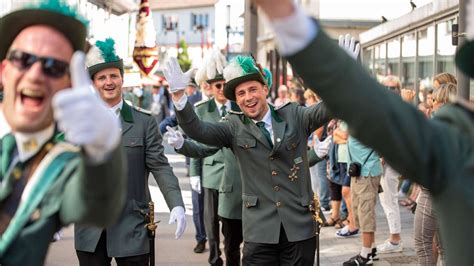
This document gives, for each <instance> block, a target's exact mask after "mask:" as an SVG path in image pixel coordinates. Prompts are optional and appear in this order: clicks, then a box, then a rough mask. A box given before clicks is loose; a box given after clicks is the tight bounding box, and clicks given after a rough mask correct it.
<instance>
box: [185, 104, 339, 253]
mask: <svg viewBox="0 0 474 266" xmlns="http://www.w3.org/2000/svg"><path fill="white" fill-rule="evenodd" d="M270 108H271V110H272V111H271V113H272V126H273V131H274V143H275V145H274V147H273V149H272V148H271V147H270V145H269V143H268V142H267V140H266V139H265V137H264V135H263V134H262V133H261V131H260V130H259V129H258V127H257V126H256V125H255V124H254V123H253V122H252V121H251V120H250V119H249V118H247V117H245V116H244V115H243V114H241V113H240V114H236V113H229V115H227V117H226V120H225V121H223V122H220V123H206V122H203V121H201V120H199V118H198V117H197V116H196V115H195V113H194V112H193V109H192V106H191V105H190V104H189V103H188V104H187V105H186V107H185V108H184V109H183V110H181V111H178V112H176V114H177V118H178V122H179V124H180V126H181V128H182V129H183V130H184V131H185V132H186V134H188V136H190V137H191V138H193V139H195V140H197V141H199V142H202V143H205V144H208V145H213V146H216V147H228V148H231V149H232V151H233V152H234V155H235V157H236V159H237V163H238V165H239V168H240V173H241V177H242V193H243V194H242V200H243V206H244V207H243V211H242V223H243V235H244V240H245V241H248V242H257V243H268V244H275V243H278V242H279V238H280V227H281V225H283V227H284V229H285V232H286V235H287V237H288V240H289V241H301V240H305V239H309V238H311V237H313V236H314V234H315V231H314V229H315V227H314V222H313V219H312V218H311V213H310V211H309V205H310V203H311V200H312V198H313V192H312V191H311V180H310V175H309V169H308V160H307V139H308V136H309V135H310V134H311V133H312V132H313V131H314V130H316V129H317V128H318V127H320V126H321V125H323V124H324V123H327V122H328V121H329V119H330V117H329V114H328V112H327V111H326V109H325V108H324V107H323V105H321V104H319V105H314V106H312V107H301V106H299V105H298V104H295V103H292V104H287V105H284V106H282V107H281V108H279V109H274V108H273V107H270ZM292 169H293V170H292ZM292 173H293V174H295V176H296V177H297V178H296V179H295V180H294V181H291V180H290V178H289V176H290V175H291V174H292Z"/></svg>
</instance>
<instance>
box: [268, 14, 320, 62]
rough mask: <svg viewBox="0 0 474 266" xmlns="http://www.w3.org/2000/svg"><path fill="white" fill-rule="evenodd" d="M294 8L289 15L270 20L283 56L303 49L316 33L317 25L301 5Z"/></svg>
mask: <svg viewBox="0 0 474 266" xmlns="http://www.w3.org/2000/svg"><path fill="white" fill-rule="evenodd" d="M294 10H295V12H294V13H293V14H291V15H290V16H288V17H286V18H280V19H274V20H272V21H271V22H270V24H271V25H272V27H273V30H274V31H275V40H276V42H277V44H278V47H279V48H280V53H281V54H282V55H283V56H290V55H294V54H296V53H297V52H299V51H301V50H303V49H304V48H305V47H306V46H308V45H309V43H310V42H311V41H312V40H313V39H314V38H316V35H317V34H318V27H317V26H316V24H315V23H314V22H313V21H312V20H311V19H310V17H309V16H308V15H306V14H305V12H304V11H303V10H302V9H301V7H299V6H298V5H295V9H294Z"/></svg>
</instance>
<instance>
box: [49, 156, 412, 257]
mask: <svg viewBox="0 0 474 266" xmlns="http://www.w3.org/2000/svg"><path fill="white" fill-rule="evenodd" d="M166 153H167V157H168V159H169V161H170V163H171V164H172V166H173V169H174V172H175V174H176V175H177V176H178V179H179V183H180V186H181V189H182V192H183V198H184V203H185V205H186V218H187V228H186V231H185V233H184V235H183V237H182V238H181V239H178V240H176V239H174V231H175V229H176V226H175V225H169V224H168V219H169V210H168V209H167V207H166V204H165V202H164V200H163V196H162V195H161V193H160V191H159V189H158V187H157V186H156V182H155V181H154V179H153V178H150V182H149V184H150V191H151V193H152V198H153V200H154V201H155V206H156V209H155V211H156V212H157V214H156V217H157V219H158V220H160V221H161V223H160V224H159V225H158V230H157V239H156V265H163V266H179V265H208V264H207V256H208V254H209V253H208V252H207V250H206V252H204V253H202V254H195V253H193V251H192V249H193V248H194V245H195V240H194V226H193V222H192V216H191V214H192V206H191V192H190V190H191V189H190V186H189V179H188V178H187V177H185V175H186V170H185V167H184V157H182V156H180V155H176V154H175V153H174V152H173V151H172V150H171V149H169V148H167V149H166ZM401 217H402V239H403V245H404V250H403V252H402V253H394V254H387V255H380V258H381V259H380V261H378V262H376V263H375V264H374V265H377V266H385V265H416V257H415V252H414V248H413V247H414V245H413V215H412V214H411V212H409V211H408V210H405V209H402V210H401ZM377 230H378V232H377V233H376V243H377V244H379V243H382V242H383V241H384V240H385V239H386V238H387V237H388V224H387V221H386V219H385V215H384V213H383V211H382V208H381V207H380V204H378V206H377ZM335 232H336V230H335V229H334V228H323V229H322V231H321V249H320V252H321V253H320V254H321V255H320V262H321V263H320V264H321V265H342V262H343V261H345V260H347V259H348V258H350V257H352V256H354V255H355V254H357V253H358V252H359V251H360V239H359V238H351V239H338V238H336V237H335V236H334V234H335ZM63 234H64V236H63V238H62V240H60V241H58V242H55V243H53V244H52V245H51V248H50V251H49V254H48V257H47V260H46V265H49V266H64V265H78V261H77V259H76V255H75V251H74V239H73V227H72V226H70V227H68V228H66V229H64V230H63Z"/></svg>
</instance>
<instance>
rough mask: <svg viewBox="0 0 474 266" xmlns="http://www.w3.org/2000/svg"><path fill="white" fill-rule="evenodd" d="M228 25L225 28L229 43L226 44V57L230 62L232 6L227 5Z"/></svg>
mask: <svg viewBox="0 0 474 266" xmlns="http://www.w3.org/2000/svg"><path fill="white" fill-rule="evenodd" d="M226 8H227V25H226V27H225V30H226V33H227V42H226V56H227V60H229V51H230V49H229V34H230V5H227V7H226Z"/></svg>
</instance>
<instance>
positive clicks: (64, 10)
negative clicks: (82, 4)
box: [28, 0, 89, 26]
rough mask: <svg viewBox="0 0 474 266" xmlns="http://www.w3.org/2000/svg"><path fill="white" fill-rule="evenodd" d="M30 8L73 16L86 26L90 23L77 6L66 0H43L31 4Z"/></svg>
mask: <svg viewBox="0 0 474 266" xmlns="http://www.w3.org/2000/svg"><path fill="white" fill-rule="evenodd" d="M28 8H34V9H43V10H48V11H52V12H56V13H59V14H62V15H64V16H68V17H73V18H75V19H77V20H79V21H80V22H82V24H84V25H86V26H88V24H89V21H88V20H87V19H86V18H84V17H83V16H81V15H80V14H79V13H78V12H77V8H75V7H72V6H69V5H68V4H67V3H66V2H65V1H64V0H43V1H40V2H39V3H37V4H35V5H32V6H29V7H28ZM58 23H61V22H58Z"/></svg>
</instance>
